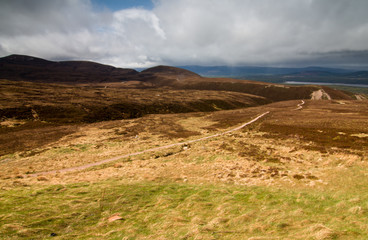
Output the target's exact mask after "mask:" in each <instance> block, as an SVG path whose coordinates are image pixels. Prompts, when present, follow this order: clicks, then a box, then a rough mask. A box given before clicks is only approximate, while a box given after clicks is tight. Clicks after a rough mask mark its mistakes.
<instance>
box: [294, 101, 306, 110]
mask: <svg viewBox="0 0 368 240" xmlns="http://www.w3.org/2000/svg"><path fill="white" fill-rule="evenodd" d="M304 104H305V102H304V100H302V102H301V103H299V104H298V105H297V108H295V109H294V111H296V110H300V109H302V108H303V105H304Z"/></svg>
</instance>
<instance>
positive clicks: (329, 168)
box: [0, 55, 368, 240]
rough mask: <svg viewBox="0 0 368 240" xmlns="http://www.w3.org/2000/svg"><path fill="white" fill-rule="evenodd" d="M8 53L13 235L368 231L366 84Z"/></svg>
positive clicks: (5, 223)
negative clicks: (339, 85) (209, 74)
mask: <svg viewBox="0 0 368 240" xmlns="http://www.w3.org/2000/svg"><path fill="white" fill-rule="evenodd" d="M44 61H45V62H44ZM55 64H56V65H55ZM0 65H1V68H0V69H1V70H0V78H1V79H2V80H0V88H1V91H0V114H1V115H0V118H1V127H0V169H1V171H0V187H1V191H0V202H1V204H0V238H2V239H253V240H254V239H366V238H367V236H368V227H367V224H366V219H367V217H368V191H367V187H366V186H367V185H368V181H367V175H368V170H367V169H368V168H367V167H368V156H367V152H368V101H367V96H366V95H364V94H357V93H352V92H348V91H344V90H337V89H334V88H330V87H325V86H317V85H308V86H288V85H282V84H273V83H264V82H254V81H246V80H236V79H227V78H206V77H201V76H199V75H197V74H195V73H192V72H189V71H187V70H183V69H180V68H174V67H168V66H159V67H154V68H150V69H147V70H144V71H142V72H136V71H134V70H131V69H116V68H114V67H111V66H105V65H100V64H96V63H89V62H67V63H63V62H51V61H46V60H42V59H37V58H33V57H27V56H18V55H16V56H10V57H8V58H3V59H1V60H0ZM65 66H66V67H65ZM95 69H96V71H95ZM87 73H88V74H87ZM53 76H55V77H53ZM61 76H62V77H61ZM101 76H103V77H101ZM262 114H264V115H262ZM256 117H260V118H257V121H254V122H251V123H250V121H252V120H254V119H255V118H256ZM245 123H250V124H248V125H246V126H244V127H242V126H243V124H245ZM240 127H241V128H240ZM234 129H235V130H234ZM160 147H161V148H160ZM105 160H109V161H105ZM83 166H87V167H83ZM88 166H89V167H88ZM81 167H82V168H81ZM65 169H69V170H68V171H64V170H65Z"/></svg>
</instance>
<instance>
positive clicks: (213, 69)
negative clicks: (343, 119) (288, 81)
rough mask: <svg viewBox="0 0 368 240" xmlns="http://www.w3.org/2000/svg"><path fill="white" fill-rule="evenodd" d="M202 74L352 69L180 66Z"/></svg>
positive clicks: (340, 71) (269, 73)
mask: <svg viewBox="0 0 368 240" xmlns="http://www.w3.org/2000/svg"><path fill="white" fill-rule="evenodd" d="M180 68H184V69H187V70H190V71H193V72H195V73H198V74H200V75H202V76H208V77H244V76H253V75H277V74H293V73H298V72H308V71H318V72H330V73H341V74H343V73H350V72H352V71H350V70H346V69H338V68H323V67H306V68H276V67H253V66H237V67H231V66H196V65H191V66H180Z"/></svg>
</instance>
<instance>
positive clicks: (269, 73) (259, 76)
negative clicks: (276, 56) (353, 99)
mask: <svg viewBox="0 0 368 240" xmlns="http://www.w3.org/2000/svg"><path fill="white" fill-rule="evenodd" d="M181 68H184V69H187V70H190V71H193V72H195V73H198V74H200V75H202V76H207V77H231V78H239V79H250V80H256V81H265V82H273V83H284V82H287V81H295V82H321V83H336V84H338V83H342V84H363V85H364V84H368V71H356V70H348V69H339V68H324V67H305V68H275V67H250V66H243V67H229V66H214V67H205V66H181Z"/></svg>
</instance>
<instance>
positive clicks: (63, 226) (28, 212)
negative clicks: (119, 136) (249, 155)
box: [0, 181, 368, 239]
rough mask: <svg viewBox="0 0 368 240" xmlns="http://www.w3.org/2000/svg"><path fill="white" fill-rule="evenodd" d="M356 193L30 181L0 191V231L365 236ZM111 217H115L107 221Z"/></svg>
mask: <svg viewBox="0 0 368 240" xmlns="http://www.w3.org/2000/svg"><path fill="white" fill-rule="evenodd" d="M355 194H356V192H349V193H346V192H344V193H343V194H341V193H335V192H331V191H323V192H321V191H318V190H311V189H309V190H303V189H302V190H295V189H294V190H293V189H282V188H269V187H242V186H233V185H190V184H177V183H165V182H162V183H154V182H139V183H126V182H123V181H103V182H99V183H94V184H90V183H77V184H66V185H53V186H37V185H35V186H32V187H27V188H24V187H23V188H15V189H11V190H6V191H2V192H1V193H0V199H1V201H2V204H1V205H0V206H1V207H0V226H1V227H0V237H1V239H32V238H33V239H45V238H50V237H51V236H54V237H53V239H96V238H98V239H148V238H150V239H162V238H164V239H199V238H201V239H213V238H216V239H244V238H247V237H255V236H258V237H271V238H273V239H284V238H289V239H290V238H291V239H340V238H341V239H365V238H366V236H368V228H367V226H366V217H367V207H368V206H366V205H361V204H364V203H365V204H366V202H367V200H368V194H367V192H360V194H359V195H358V196H357V195H355ZM114 215H116V216H120V217H121V218H122V219H121V220H117V221H114V222H109V221H108V219H109V217H111V216H114ZM124 237H125V238H124Z"/></svg>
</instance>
